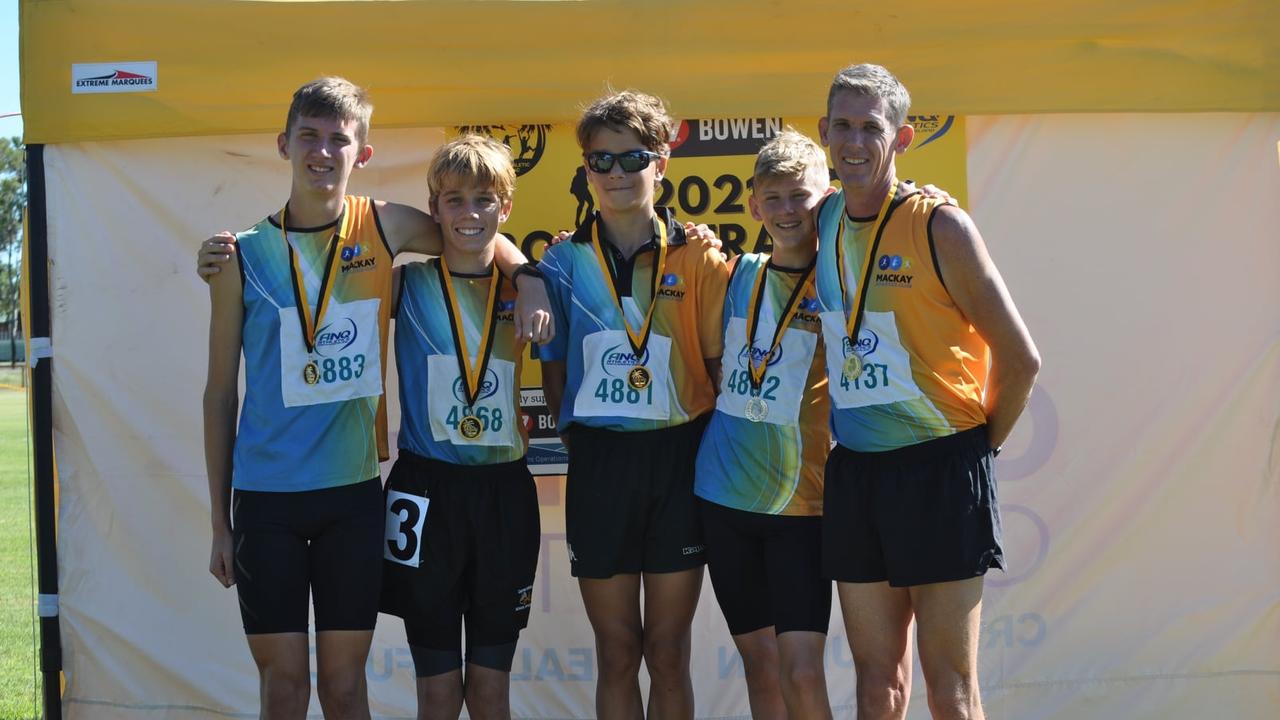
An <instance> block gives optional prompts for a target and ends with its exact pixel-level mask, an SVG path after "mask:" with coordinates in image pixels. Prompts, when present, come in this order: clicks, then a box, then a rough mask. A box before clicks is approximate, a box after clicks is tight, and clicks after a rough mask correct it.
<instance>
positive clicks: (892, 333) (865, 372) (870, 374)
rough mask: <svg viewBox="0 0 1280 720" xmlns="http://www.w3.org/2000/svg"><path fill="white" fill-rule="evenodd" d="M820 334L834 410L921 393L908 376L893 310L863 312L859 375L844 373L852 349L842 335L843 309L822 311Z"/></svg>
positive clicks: (859, 338) (905, 355)
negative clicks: (824, 351)
mask: <svg viewBox="0 0 1280 720" xmlns="http://www.w3.org/2000/svg"><path fill="white" fill-rule="evenodd" d="M822 337H823V340H824V341H825V345H826V348H827V375H828V382H827V387H828V388H830V393H831V404H832V405H833V406H834V407H835V408H836V409H837V410H843V409H845V408H856V407H867V406H869V405H888V404H889V403H896V402H902V401H904V400H912V399H915V398H917V397H920V396H921V395H922V394H923V393H921V391H920V388H919V387H918V386H917V385H916V383H915V379H914V378H913V377H912V376H911V358H910V357H909V356H908V355H907V350H906V348H904V347H902V342H901V341H900V340H899V339H898V324H897V321H896V319H895V318H894V314H893V313H892V312H871V311H869V310H868V311H866V312H865V313H864V317H863V320H862V328H861V329H860V330H859V331H858V352H859V353H860V354H861V355H862V372H861V374H859V375H858V377H855V378H846V377H844V362H845V358H846V357H848V355H849V353H850V352H851V350H852V348H850V347H849V343H848V341H847V340H848V338H847V337H846V335H845V318H844V313H842V312H840V311H831V312H824V313H822Z"/></svg>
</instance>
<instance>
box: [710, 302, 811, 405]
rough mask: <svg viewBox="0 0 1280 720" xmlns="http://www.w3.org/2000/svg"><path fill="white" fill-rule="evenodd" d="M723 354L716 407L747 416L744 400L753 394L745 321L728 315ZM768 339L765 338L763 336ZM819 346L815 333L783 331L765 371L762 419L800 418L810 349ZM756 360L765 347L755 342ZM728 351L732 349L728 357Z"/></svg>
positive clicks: (764, 324) (769, 319) (763, 323)
mask: <svg viewBox="0 0 1280 720" xmlns="http://www.w3.org/2000/svg"><path fill="white" fill-rule="evenodd" d="M773 325H774V320H773V318H772V317H767V318H762V321H761V326H762V327H773ZM724 342H725V345H724V347H725V350H726V351H727V352H726V357H725V363H724V368H723V370H722V371H721V375H722V377H721V380H720V396H719V397H718V398H716V409H717V410H719V411H720V412H723V413H727V414H729V415H732V416H734V417H740V418H746V417H747V414H746V406H747V400H749V399H750V398H752V397H753V396H755V395H756V393H755V392H754V391H753V389H752V387H751V380H750V378H751V371H750V370H749V369H748V360H747V357H748V355H747V321H746V320H744V319H742V318H739V317H735V318H730V319H729V326H728V327H727V328H726V329H725V333H724ZM766 342H767V340H766ZM817 347H818V336H817V335H815V334H813V333H811V332H804V331H802V330H787V331H786V332H785V333H783V335H782V342H781V343H779V345H778V349H777V351H776V352H775V353H774V359H773V360H772V362H771V363H770V364H769V367H768V370H766V371H765V375H764V381H763V382H762V383H761V384H760V393H759V396H760V397H761V398H763V399H764V401H765V402H766V403H767V404H768V407H769V414H768V416H766V417H765V419H764V422H767V423H772V424H774V425H795V424H797V423H798V422H799V421H800V405H801V400H802V398H803V397H804V392H805V383H806V382H807V381H808V379H809V368H810V366H811V365H812V364H813V353H814V352H815V350H816V349H817ZM755 349H756V362H757V363H758V362H759V361H760V356H761V355H762V354H763V352H764V350H767V348H764V349H761V348H760V346H759V345H757V346H756V348H755ZM729 352H733V353H735V355H734V356H733V357H732V358H730V357H729V356H728V353H729Z"/></svg>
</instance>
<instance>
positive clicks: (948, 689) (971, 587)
mask: <svg viewBox="0 0 1280 720" xmlns="http://www.w3.org/2000/svg"><path fill="white" fill-rule="evenodd" d="M910 590H911V603H912V606H913V607H914V608H915V613H916V622H917V623H918V627H917V628H916V634H917V636H918V637H917V641H918V643H919V646H920V666H921V668H922V669H923V670H924V681H925V687H926V689H927V690H928V693H929V710H930V711H931V712H932V713H933V717H934V718H937V720H984V718H985V717H986V715H985V714H984V713H983V712H982V697H981V693H980V691H979V689H978V631H979V627H980V625H981V617H982V578H981V577H975V578H969V579H968V580H960V581H957V582H945V583H933V584H931V585H919V586H916V587H913V588H910Z"/></svg>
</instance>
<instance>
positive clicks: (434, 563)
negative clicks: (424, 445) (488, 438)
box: [382, 450, 541, 652]
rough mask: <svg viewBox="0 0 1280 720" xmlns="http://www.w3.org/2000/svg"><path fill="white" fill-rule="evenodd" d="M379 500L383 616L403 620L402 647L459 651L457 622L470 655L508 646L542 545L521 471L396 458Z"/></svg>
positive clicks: (521, 465) (521, 464)
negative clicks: (383, 500)
mask: <svg viewBox="0 0 1280 720" xmlns="http://www.w3.org/2000/svg"><path fill="white" fill-rule="evenodd" d="M386 494H387V513H388V518H387V534H386V540H385V544H384V549H385V553H386V554H385V556H384V557H385V558H386V560H385V565H384V567H383V575H382V577H383V581H382V611H383V612H385V613H389V614H392V615H398V616H399V617H402V618H404V626H405V634H406V635H407V636H408V639H409V644H410V645H411V646H417V647H421V648H428V649H431V650H442V651H450V652H452V651H460V650H461V648H462V629H463V624H464V621H465V624H466V631H467V646H468V647H477V646H490V645H506V644H509V643H514V642H515V641H516V639H517V637H518V636H519V635H520V631H521V630H523V629H524V627H525V626H526V625H527V624H528V623H529V607H530V605H531V603H532V599H533V577H534V572H535V570H536V569H537V565H538V546H539V543H540V542H541V531H540V526H539V520H538V493H537V488H536V487H535V486H534V482H533V476H532V475H530V474H529V467H528V466H527V465H526V464H525V461H524V460H523V459H521V460H516V461H514V462H508V463H499V464H496V465H454V464H452V463H447V462H441V461H439V460H429V459H427V458H423V457H421V456H418V455H414V454H413V453H410V452H408V451H405V450H401V451H400V457H399V459H397V460H396V464H395V466H394V467H392V468H391V475H390V477H389V478H388V479H387V493H386ZM414 498H416V500H415V499H414ZM422 498H426V500H427V512H426V515H425V518H423V517H421V515H420V514H419V513H418V512H417V511H416V509H415V508H416V507H418V506H417V505H415V503H416V502H419V501H421V499H422ZM420 520H421V524H420V525H419V521H420ZM415 563H416V564H415Z"/></svg>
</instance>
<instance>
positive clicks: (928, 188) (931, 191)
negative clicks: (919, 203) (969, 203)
mask: <svg viewBox="0 0 1280 720" xmlns="http://www.w3.org/2000/svg"><path fill="white" fill-rule="evenodd" d="M907 182H908V183H910V182H911V181H910V180H908V181H907ZM913 184H914V183H913ZM918 189H919V190H920V194H921V195H924V196H925V197H927V198H936V199H938V200H941V201H943V202H945V203H947V204H948V205H956V206H959V204H960V203H958V202H956V199H955V198H953V197H951V193H949V192H947V191H946V190H943V189H942V188H940V187H938V186H937V185H934V184H932V183H930V184H928V185H921V186H920V187H919V188H918Z"/></svg>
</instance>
